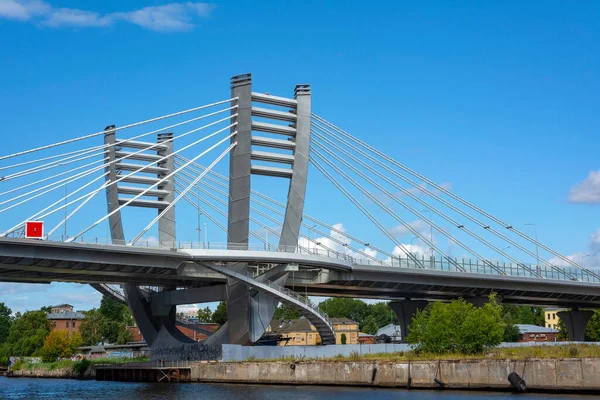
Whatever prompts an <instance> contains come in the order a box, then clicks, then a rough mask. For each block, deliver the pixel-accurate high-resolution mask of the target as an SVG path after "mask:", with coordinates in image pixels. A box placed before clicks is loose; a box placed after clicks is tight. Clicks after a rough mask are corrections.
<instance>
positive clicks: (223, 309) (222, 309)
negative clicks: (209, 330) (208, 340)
mask: <svg viewBox="0 0 600 400" xmlns="http://www.w3.org/2000/svg"><path fill="white" fill-rule="evenodd" d="M212 322H214V323H215V324H219V325H223V324H224V323H225V322H227V302H225V301H222V302H220V303H219V305H218V306H217V308H216V309H215V312H214V313H213V315H212Z"/></svg>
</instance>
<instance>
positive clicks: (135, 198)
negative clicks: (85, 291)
mask: <svg viewBox="0 0 600 400" xmlns="http://www.w3.org/2000/svg"><path fill="white" fill-rule="evenodd" d="M234 125H237V122H234V123H233V124H231V125H230V126H227V127H225V128H223V129H220V130H219V131H217V132H215V134H216V133H220V132H223V131H224V130H226V129H229V128H231V127H232V126H234ZM235 134H237V131H235V132H233V133H232V134H230V135H229V136H227V137H226V138H225V139H222V140H220V141H219V142H217V144H215V145H213V146H211V147H210V148H209V149H208V150H206V151H204V152H202V153H200V154H199V155H197V156H196V157H194V158H193V159H192V161H196V160H197V159H199V158H200V157H202V156H203V155H205V154H206V153H208V152H210V151H211V150H212V149H214V148H215V147H217V146H218V145H220V144H221V143H223V142H224V141H225V140H227V139H229V138H231V137H232V136H233V135H235ZM176 172H177V170H175V171H173V172H171V173H170V174H168V175H167V176H165V177H164V178H161V179H160V180H159V181H158V182H156V183H153V184H152V185H150V186H149V187H148V188H146V189H144V190H143V191H142V192H141V193H139V194H137V195H136V196H135V197H133V198H131V199H129V200H128V201H127V202H126V203H124V204H123V205H121V206H119V207H118V208H116V209H115V210H113V211H111V212H110V213H108V214H107V215H105V216H104V217H102V218H100V219H99V220H98V221H96V222H94V223H93V224H92V225H91V226H89V227H88V228H86V229H84V230H83V231H81V232H79V233H78V234H77V235H75V236H72V237H70V238H69V239H67V240H66V242H72V241H73V240H75V239H77V238H78V237H79V236H81V235H83V234H84V233H86V232H87V231H89V230H90V229H92V228H94V227H95V226H96V225H98V224H99V223H100V222H102V221H104V220H106V219H107V218H109V217H110V216H111V215H114V214H115V213H116V212H118V211H121V209H122V208H123V207H126V206H128V205H129V204H131V203H132V202H133V201H135V200H137V199H139V198H140V197H142V196H143V195H145V194H146V193H147V192H148V191H150V189H152V188H155V187H156V186H158V185H160V184H161V183H163V182H164V181H166V180H167V179H168V178H170V177H171V176H173V175H175V173H176ZM115 182H116V181H115Z"/></svg>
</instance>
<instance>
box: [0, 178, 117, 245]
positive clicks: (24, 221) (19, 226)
mask: <svg viewBox="0 0 600 400" xmlns="http://www.w3.org/2000/svg"><path fill="white" fill-rule="evenodd" d="M106 175H108V172H105V173H104V174H103V175H100V176H99V177H98V178H95V179H94V180H92V181H91V182H89V183H87V184H85V185H84V186H82V187H80V188H79V189H77V190H75V191H73V192H71V193H69V194H68V195H66V196H64V197H63V198H62V199H59V200H57V201H56V202H54V203H52V204H50V205H49V206H48V207H46V208H44V209H43V210H42V211H38V212H37V213H35V214H33V215H32V216H31V217H29V218H27V219H25V220H23V221H21V222H20V223H19V224H17V225H15V226H13V227H12V228H10V229H9V230H7V231H6V232H4V233H2V234H0V237H6V236H7V235H9V234H10V233H12V232H14V231H16V230H17V229H19V228H22V227H23V226H25V223H27V221H34V220H36V219H43V218H45V217H47V216H48V215H51V214H54V213H55V212H57V211H60V210H62V209H63V208H65V207H68V206H70V205H71V204H73V203H76V202H78V201H79V200H81V199H82V198H84V197H86V196H87V195H88V194H89V193H88V194H85V195H83V196H81V197H79V198H77V199H75V200H73V201H71V202H69V203H67V204H63V205H62V206H60V207H59V208H57V209H54V210H52V211H50V212H49V213H46V214H44V215H41V214H42V213H43V212H44V211H46V210H48V209H49V208H51V207H54V206H55V205H57V204H58V203H61V202H63V201H64V200H66V199H68V198H69V197H71V196H73V195H74V194H76V193H77V192H79V191H80V190H82V189H85V188H86V187H88V186H89V185H91V184H92V183H94V182H96V181H97V180H99V179H102V178H104V177H105V176H106ZM105 185H106V184H104V185H103V186H102V187H101V188H100V189H98V190H101V189H102V188H104V186H105Z"/></svg>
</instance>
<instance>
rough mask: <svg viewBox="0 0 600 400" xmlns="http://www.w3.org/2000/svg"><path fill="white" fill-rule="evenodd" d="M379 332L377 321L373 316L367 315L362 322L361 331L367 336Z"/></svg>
mask: <svg viewBox="0 0 600 400" xmlns="http://www.w3.org/2000/svg"><path fill="white" fill-rule="evenodd" d="M378 330H379V325H378V324H377V320H376V319H375V317H374V316H373V315H369V316H368V317H367V318H366V319H365V320H364V322H363V327H362V328H361V331H363V332H364V333H368V334H369V335H374V334H376V333H377V331H378Z"/></svg>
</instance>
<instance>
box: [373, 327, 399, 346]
mask: <svg viewBox="0 0 600 400" xmlns="http://www.w3.org/2000/svg"><path fill="white" fill-rule="evenodd" d="M400 332H401V331H400V325H392V324H389V325H386V326H384V327H383V328H380V329H379V330H378V331H377V333H376V334H375V343H401V342H402V336H401V334H400Z"/></svg>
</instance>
